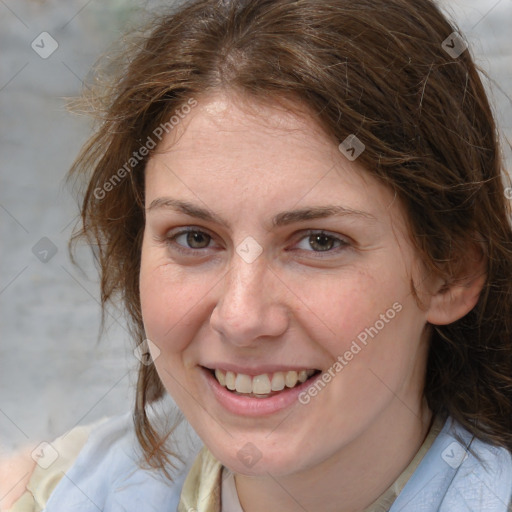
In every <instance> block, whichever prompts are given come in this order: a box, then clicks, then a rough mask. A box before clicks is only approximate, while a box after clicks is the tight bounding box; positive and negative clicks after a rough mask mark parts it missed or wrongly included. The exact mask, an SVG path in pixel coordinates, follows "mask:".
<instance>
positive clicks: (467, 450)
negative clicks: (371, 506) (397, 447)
mask: <svg viewBox="0 0 512 512" xmlns="http://www.w3.org/2000/svg"><path fill="white" fill-rule="evenodd" d="M511 498H512V454H511V453H510V452H509V451H508V450H506V449H505V448H502V447H498V446H493V445H491V444H488V443H485V442H483V441H481V440H479V439H476V438H475V437H474V436H473V434H471V433H470V432H468V431H467V430H466V429H465V428H464V427H463V426H461V425H460V424H458V423H457V422H456V421H454V420H453V419H451V418H448V419H447V420H446V422H445V424H444V426H443V428H442V430H441V432H440V433H439V434H438V436H437V437H436V439H435V441H434V442H433V444H432V446H431V447H430V449H429V450H428V452H427V453H426V455H425V456H424V458H423V459H422V461H421V463H420V465H419V466H418V468H417V469H416V471H415V473H414V474H413V475H412V477H411V478H410V480H409V481H408V482H407V485H406V486H405V487H404V489H403V491H402V493H401V494H400V495H399V496H398V498H397V500H396V502H395V504H394V506H393V507H392V509H391V510H392V511H393V512H394V511H395V510H400V507H401V506H403V504H405V503H409V505H412V504H414V506H415V507H417V508H415V510H416V509H417V510H425V511H435V512H467V511H468V510H488V511H493V512H507V510H508V506H509V505H510V502H511ZM411 510H412V509H411Z"/></svg>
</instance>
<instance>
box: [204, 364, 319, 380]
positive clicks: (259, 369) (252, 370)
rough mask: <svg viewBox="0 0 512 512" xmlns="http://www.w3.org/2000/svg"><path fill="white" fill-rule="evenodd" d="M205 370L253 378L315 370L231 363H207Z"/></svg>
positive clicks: (312, 368) (292, 366)
mask: <svg viewBox="0 0 512 512" xmlns="http://www.w3.org/2000/svg"><path fill="white" fill-rule="evenodd" d="M202 366H203V368H206V369H207V370H224V371H228V372H233V373H243V374H244V375H250V376H252V377H255V376H256V375H263V374H264V373H275V372H292V371H296V372H299V371H301V370H317V368H315V367H314V366H310V365H307V364H305V365H302V366H298V365H291V366H290V365H278V364H271V365H259V366H241V365H237V364H231V363H209V364H204V365H202Z"/></svg>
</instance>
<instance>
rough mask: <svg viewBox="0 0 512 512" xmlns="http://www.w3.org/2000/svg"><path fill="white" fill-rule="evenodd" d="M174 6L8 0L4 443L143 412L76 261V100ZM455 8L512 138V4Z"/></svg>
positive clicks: (120, 345)
mask: <svg viewBox="0 0 512 512" xmlns="http://www.w3.org/2000/svg"><path fill="white" fill-rule="evenodd" d="M166 3H167V4H170V3H171V2H162V1H153V2H151V3H149V2H142V1H138V2H137V1H135V0H108V1H100V0H47V1H44V0H0V155H1V158H0V243H1V245H0V336H1V338H0V447H1V446H3V447H4V448H7V449H17V448H19V447H21V446H34V447H35V446H36V445H37V444H39V442H40V441H41V440H49V441H51V440H52V439H53V438H55V437H56V436H58V435H60V434H62V433H64V432H65V431H67V430H68V429H70V428H72V427H74V426H75V425H77V424H78V423H80V424H85V423H91V422H93V421H96V420H97V419H99V418H101V417H103V416H105V415H114V414H119V413H122V412H126V411H127V410H129V409H130V408H131V407H132V403H133V386H134V382H135V368H136V363H137V360H136V359H135V357H134V356H133V353H132V351H131V343H130V340H129V337H128V334H127V332H126V330H125V328H124V324H123V321H122V318H115V317H113V316H109V317H108V318H107V327H108V329H107V333H106V335H105V336H104V337H103V338H102V340H101V342H100V343H97V335H98V326H99V320H100V308H99V289H98V282H97V278H96V275H95V271H94V268H93V266H92V264H91V258H90V256H89V253H88V251H87V250H85V249H84V250H82V251H81V252H80V261H81V262H82V264H83V266H84V268H85V270H86V272H85V274H84V273H81V272H80V271H79V270H78V269H77V268H75V267H74V266H73V265H72V264H71V262H70V261H69V257H68V254H67V241H68V239H69V236H70V234H71V230H72V227H73V224H74V221H75V218H76V215H77V211H78V210H77V205H76V203H75V200H74V198H73V195H72V192H71V190H70V189H69V188H67V187H66V186H65V184H64V182H63V178H64V176H65V174H66V172H67V170H68V168H69V166H70V165H71V163H72V161H73V159H74V157H75V156H76V154H77V152H78V150H79V148H80V147H81V145H82V144H83V143H84V142H85V140H86V138H87V135H88V134H89V131H90V124H89V120H88V119H87V118H83V117H79V116H76V115H72V114H69V113H68V112H67V111H66V108H65V98H66V97H73V96H77V95H78V94H79V93H80V89H81V85H82V84H81V81H82V80H83V78H84V77H85V76H86V75H87V74H88V72H89V70H90V67H91V66H92V64H93V63H94V61H95V60H96V59H97V57H98V56H99V55H100V54H101V53H102V52H104V51H106V50H107V49H108V47H109V45H110V44H111V42H112V41H113V40H115V39H118V38H119V36H120V35H121V33H122V32H123V31H124V30H125V29H126V28H127V26H128V24H137V21H138V19H140V17H141V16H142V14H143V11H144V10H145V9H147V8H152V7H154V6H158V5H165V4H166ZM441 4H442V5H444V6H445V7H446V9H447V11H448V12H449V13H451V15H452V17H453V18H454V19H455V20H456V21H457V22H458V24H459V25H460V27H461V28H462V30H463V31H464V32H465V34H466V36H467V37H468V39H469V40H470V41H471V43H472V51H473V53H474V54H475V55H476V57H477V63H478V64H479V65H480V66H481V67H482V68H483V69H485V70H486V71H487V72H488V73H489V75H490V77H491V78H492V80H493V81H492V82H488V81H487V80H486V81H485V83H486V84H487V86H488V88H489V91H490V95H491V99H492V102H493V103H494V105H495V109H496V111H497V113H498V120H499V123H500V128H501V131H502V134H503V136H504V137H507V138H508V139H509V140H510V139H512V99H511V98H512V62H511V58H512V35H511V30H510V27H511V26H512V0H444V1H442V2H441ZM43 32H47V33H48V34H50V36H51V38H50V37H49V36H47V35H42V36H41V35H40V34H42V33H43ZM41 39H43V42H41ZM33 41H35V43H34V48H33V47H32V42H33ZM54 41H55V42H54ZM56 44H58V47H57V49H56V50H55V51H54V52H53V53H52V54H51V55H48V53H49V52H51V50H52V49H53V47H54V46H55V45H56ZM52 45H53V46H52ZM43 57H46V58H43ZM505 152H506V158H507V161H508V164H509V165H508V167H509V169H510V167H511V165H510V164H511V163H512V158H511V151H510V149H509V148H508V146H506V145H505ZM55 251H56V252H55Z"/></svg>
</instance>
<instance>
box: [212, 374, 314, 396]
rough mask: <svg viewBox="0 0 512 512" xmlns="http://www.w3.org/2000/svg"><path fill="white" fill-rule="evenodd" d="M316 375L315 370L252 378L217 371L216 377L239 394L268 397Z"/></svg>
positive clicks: (221, 383)
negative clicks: (273, 392) (267, 395)
mask: <svg viewBox="0 0 512 512" xmlns="http://www.w3.org/2000/svg"><path fill="white" fill-rule="evenodd" d="M314 373H315V370H301V371H299V372H296V371H295V370H292V371H289V372H274V373H273V374H268V373H263V374H261V375H256V376H255V377H251V376H250V375H245V374H244V373H234V372H225V371H223V370H219V369H217V370H215V377H216V378H217V380H218V381H219V384H220V385H221V386H224V387H226V388H228V389H230V390H231V391H237V392H238V393H254V394H256V395H266V394H268V393H270V392H271V391H281V390H283V389H284V388H285V386H286V387H288V388H293V387H294V386H295V385H296V384H297V382H304V381H306V380H307V379H308V377H311V375H313V374H314Z"/></svg>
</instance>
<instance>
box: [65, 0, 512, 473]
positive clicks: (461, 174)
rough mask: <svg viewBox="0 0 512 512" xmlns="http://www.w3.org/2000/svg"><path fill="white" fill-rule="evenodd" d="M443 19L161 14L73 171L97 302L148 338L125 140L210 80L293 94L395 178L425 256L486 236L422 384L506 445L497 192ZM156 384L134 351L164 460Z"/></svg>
mask: <svg viewBox="0 0 512 512" xmlns="http://www.w3.org/2000/svg"><path fill="white" fill-rule="evenodd" d="M454 31H455V28H454V26H452V25H451V24H450V23H449V22H448V21H447V20H446V19H445V17H444V16H443V15H442V14H441V12H440V11H439V9H438V7H436V5H435V4H434V3H433V2H432V1H431V0H414V1H413V0H350V1H348V0H325V1H323V0H299V1H295V0H258V1H244V0H239V1H235V0H233V1H231V0H224V1H220V0H219V1H214V0H195V1H189V2H187V3H185V4H183V5H181V6H179V7H178V8H177V9H176V10H175V11H173V12H171V13H168V14H166V15H164V16H159V17H158V19H157V20H156V21H154V22H152V24H151V26H150V28H149V29H148V30H147V31H146V32H144V33H143V39H142V42H139V43H137V44H136V45H135V46H134V47H130V48H129V49H128V50H126V52H125V57H126V59H125V61H117V62H124V64H123V66H122V68H121V70H120V74H117V75H116V77H117V78H114V81H113V82H112V83H113V85H112V87H111V88H110V89H109V90H108V94H106V95H103V96H102V97H101V98H100V100H101V101H100V103H101V104H100V106H99V107H97V110H95V113H99V116H100V119H101V124H100V126H99V127H98V129H97V131H96V132H95V134H94V135H93V136H92V137H91V139H90V140H89V142H88V143H87V144H86V145H85V146H84V148H83V150H82V152H81V154H80V155H79V157H78V159H77V161H76V162H75V164H74V166H73V168H72V170H71V171H70V177H75V178H84V180H85V182H86V184H87V188H86V190H85V194H84V197H83V203H82V223H83V226H82V229H81V231H79V232H77V233H75V235H74V237H73V239H72V241H71V242H72V243H73V241H76V240H78V239H80V238H82V237H85V238H86V239H87V240H88V241H89V242H90V243H92V244H95V245H97V246H98V250H97V258H98V262H99V265H100V270H101V292H102V294H101V299H102V304H103V308H105V306H106V304H107V303H108V302H109V301H112V300H113V299H114V298H115V297H119V296H120V297H122V300H123V301H124V306H125V308H126V310H127V312H128V315H129V319H130V321H131V322H130V325H131V329H132V333H133V337H134V341H135V343H136V344H139V343H140V342H141V340H143V339H144V338H145V335H144V329H143V324H142V316H141V308H140V300H139V267H140V256H141V242H142V235H143V230H144V167H145V163H146V161H147V159H148V158H149V157H150V156H151V151H150V152H149V154H148V155H146V156H145V157H144V158H141V159H140V161H131V164H133V165H131V164H130V167H129V168H127V167H126V162H128V161H130V158H131V157H132V156H133V153H134V152H137V151H138V150H139V148H140V147H141V145H142V144H144V143H145V141H147V139H148V137H150V136H151V135H152V134H153V133H154V130H155V129H156V128H157V127H158V126H159V125H161V124H162V123H166V122H168V121H169V119H170V118H171V116H172V115H173V113H175V112H176V111H177V110H178V109H179V108H180V106H183V105H185V104H186V103H187V102H188V101H189V100H190V99H191V98H195V99H199V98H200V96H201V95H206V94H208V92H211V91H214V90H219V89H223V90H226V91H230V90H231V91H236V92H241V93H242V94H244V95H246V96H248V97H252V98H254V99H258V100H261V101H267V102H277V101H280V99H282V98H285V97H291V96H293V97H294V98H295V100H296V106H297V108H298V107H299V106H300V105H303V106H307V107H308V108H309V110H310V111H311V112H313V113H314V115H315V116H316V119H317V121H318V122H319V123H320V125H321V126H323V127H324V128H325V130H326V132H327V133H329V134H331V135H332V137H333V138H334V139H335V140H337V141H339V142H341V141H343V140H344V139H345V138H346V137H347V136H348V135H350V134H355V135H356V136H357V137H358V138H359V139H360V140H361V141H363V142H364V144H365V146H366V149H365V151H364V152H363V153H362V154H361V155H360V157H359V159H358V163H360V164H361V165H362V166H363V167H364V168H366V169H367V171H368V172H370V173H372V175H374V176H375V177H376V178H378V179H379V180H381V181H382V182H383V183H385V184H386V185H387V186H388V187H391V189H392V190H394V191H395V192H396V194H397V196H398V198H399V199H400V200H401V201H402V204H403V205H404V207H405V210H406V212H407V217H408V221H409V224H410V231H411V237H412V240H413V242H414V244H415V246H416V248H417V250H418V252H419V254H420V255H421V256H422V258H423V260H424V262H425V264H426V266H427V268H428V269H429V270H430V271H432V272H435V273H437V274H439V275H441V276H443V277H444V278H445V279H446V280H448V281H449V282H451V281H453V280H454V279H456V278H457V277H458V276H459V274H460V267H461V263H462V262H463V261H464V258H465V254H466V253H467V249H468V244H472V243H475V242H476V241H478V242H479V244H480V245H481V246H482V247H483V250H484V253H485V256H486V258H487V279H486V283H485V286H484V289H483V291H482V293H481V294H480V298H479V301H478V304H477V305H476V306H475V308H473V310H472V311H471V312H470V313H468V314H467V315H466V316H465V317H464V318H462V319H460V320H459V321H457V322H455V323H452V324H450V325H443V326H433V331H432V338H431V346H430V352H429V358H428V363H427V364H428V367H427V377H426V385H425V396H426V398H427V400H428V404H429V406H430V408H431V409H432V410H433V412H434V413H436V414H443V415H451V416H452V417H453V418H454V419H456V420H457V421H459V422H460V423H461V424H462V425H463V426H464V427H465V428H467V429H468V430H469V431H470V432H472V433H473V434H474V435H475V436H477V437H478V438H480V439H482V440H484V441H487V442H490V443H492V444H495V445H500V446H505V447H507V448H508V449H511V450H512V345H511V343H512V229H511V226H510V221H509V217H510V204H509V202H508V201H507V199H506V197H505V193H504V176H505V174H504V169H503V164H502V158H501V155H500V150H499V146H498V140H497V139H498V135H497V130H496V126H495V122H494V119H493V115H492V111H491V109H490V106H489V103H488V100H487V98H486V94H485V91H484V87H483V85H482V82H481V80H480V77H479V73H478V70H477V68H476V67H475V65H474V63H473V61H472V58H471V55H470V52H469V50H466V51H464V52H463V53H462V54H461V55H460V56H454V55H451V54H450V53H449V52H447V51H446V50H445V48H443V46H442V43H443V41H444V40H445V39H446V38H448V36H450V34H452V33H453V32H454ZM450 41H451V42H452V43H453V41H454V40H453V39H452V40H450ZM457 41H459V40H458V39H457ZM460 41H461V40H460ZM452 45H453V44H452ZM452 45H450V46H452ZM94 94H97V93H96V92H95V93H94ZM98 98H99V97H98V96H96V99H98ZM123 166H125V167H124V169H125V172H121V171H120V169H121V168H123ZM116 173H117V174H116ZM115 176H117V178H119V179H117V178H116V180H115V182H114V181H113V179H114V178H115ZM107 183H110V185H109V186H106V184H107ZM107 189H108V190H107ZM164 393H165V391H164V388H163V386H162V383H161V382H160V379H159V377H158V375H157V373H156V370H155V367H154V365H149V366H146V365H143V364H141V365H140V368H139V379H138V385H137V399H136V406H135V412H134V421H135V426H136V432H137V436H138V438H139V441H140V443H141V446H142V447H143V449H144V451H145V455H146V458H147V462H148V463H150V464H151V465H153V466H154V467H160V468H162V469H165V464H166V463H169V462H170V461H171V456H172V453H171V452H169V451H167V449H166V448H165V446H164V439H162V438H161V436H160V435H159V434H158V432H157V430H156V429H155V428H154V427H153V426H152V425H151V422H150V421H149V420H148V416H147V411H146V408H147V406H148V405H149V404H151V403H153V402H155V401H156V400H158V399H160V398H161V397H162V396H163V395H164Z"/></svg>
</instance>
